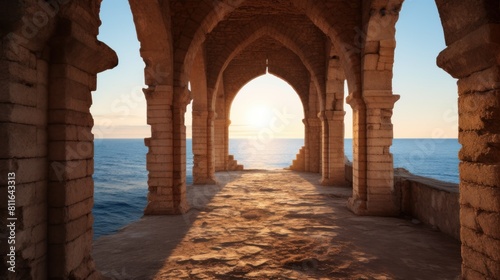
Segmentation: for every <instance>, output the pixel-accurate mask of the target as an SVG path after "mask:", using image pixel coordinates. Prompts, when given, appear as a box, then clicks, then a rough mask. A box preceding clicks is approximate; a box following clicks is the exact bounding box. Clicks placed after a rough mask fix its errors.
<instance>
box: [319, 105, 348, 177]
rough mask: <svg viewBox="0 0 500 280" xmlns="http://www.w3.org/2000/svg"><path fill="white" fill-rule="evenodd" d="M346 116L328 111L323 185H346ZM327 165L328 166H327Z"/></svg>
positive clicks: (325, 117)
mask: <svg viewBox="0 0 500 280" xmlns="http://www.w3.org/2000/svg"><path fill="white" fill-rule="evenodd" d="M344 116H345V111H326V112H325V116H324V119H325V120H324V122H323V125H324V126H328V128H327V129H326V130H327V133H328V134H327V135H328V137H327V139H326V141H327V142H326V144H325V146H326V147H325V146H324V147H323V151H324V152H325V153H326V154H325V155H324V156H323V164H324V165H323V174H322V180H321V183H322V184H323V185H344V184H345V162H344V157H345V153H344ZM325 165H326V166H325Z"/></svg>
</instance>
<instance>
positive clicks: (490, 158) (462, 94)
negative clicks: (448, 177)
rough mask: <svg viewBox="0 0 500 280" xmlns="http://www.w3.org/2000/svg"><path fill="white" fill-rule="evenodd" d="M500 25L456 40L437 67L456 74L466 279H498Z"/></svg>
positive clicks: (499, 275) (499, 271)
mask: <svg viewBox="0 0 500 280" xmlns="http://www.w3.org/2000/svg"><path fill="white" fill-rule="evenodd" d="M499 53H500V24H485V25H482V26H481V27H479V28H477V29H474V31H473V32H471V33H470V34H468V35H466V36H464V37H463V38H461V39H459V40H458V41H456V42H454V43H452V44H451V45H449V46H448V47H447V49H445V50H444V51H443V52H442V53H441V54H440V55H439V57H438V65H439V66H440V67H441V68H443V69H445V70H446V71H447V72H448V73H450V74H451V75H452V76H453V77H455V78H458V79H459V81H458V94H459V101H458V103H459V106H458V110H459V141H460V143H461V144H462V149H461V150H460V153H459V158H460V161H461V162H460V224H461V231H460V238H461V241H462V278H463V279H500V253H499V252H500V241H499V240H500V175H499V174H500V148H499V147H500V137H499V131H500V130H499V128H500V63H499V60H498V54H499Z"/></svg>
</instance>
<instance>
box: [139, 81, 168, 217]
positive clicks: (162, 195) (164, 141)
mask: <svg viewBox="0 0 500 280" xmlns="http://www.w3.org/2000/svg"><path fill="white" fill-rule="evenodd" d="M144 93H145V95H146V102H147V107H148V108H147V123H148V124H149V125H150V126H151V138H146V139H145V144H146V146H147V147H149V152H148V154H147V156H146V160H147V162H146V169H147V170H148V172H149V174H148V186H149V192H148V204H147V206H146V209H145V210H144V214H146V215H162V214H173V213H174V212H175V211H174V197H173V195H174V194H173V184H174V155H173V152H174V149H173V127H172V122H173V108H172V103H173V87H172V86H165V85H164V86H156V87H154V88H153V89H147V90H145V91H144Z"/></svg>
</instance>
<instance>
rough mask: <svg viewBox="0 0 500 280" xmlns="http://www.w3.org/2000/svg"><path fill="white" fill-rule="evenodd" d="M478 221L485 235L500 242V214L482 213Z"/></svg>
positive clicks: (478, 216) (479, 214)
mask: <svg viewBox="0 0 500 280" xmlns="http://www.w3.org/2000/svg"><path fill="white" fill-rule="evenodd" d="M476 221H477V224H478V225H479V227H480V229H481V231H482V232H484V234H486V235H488V236H489V237H491V238H493V239H496V240H500V213H494V212H480V213H478V215H477V218H476ZM473 229H474V228H473Z"/></svg>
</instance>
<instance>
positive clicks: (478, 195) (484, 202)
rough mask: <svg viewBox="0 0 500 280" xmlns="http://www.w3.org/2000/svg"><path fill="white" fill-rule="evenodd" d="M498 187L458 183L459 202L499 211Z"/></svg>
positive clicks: (476, 207)
mask: <svg viewBox="0 0 500 280" xmlns="http://www.w3.org/2000/svg"><path fill="white" fill-rule="evenodd" d="M498 197H500V188H494V187H488V186H482V185H478V184H473V183H468V182H462V183H461V184H460V204H462V205H467V204H469V205H471V206H472V207H474V208H475V209H482V210H486V211H491V212H497V213H499V212H500V199H492V198H498Z"/></svg>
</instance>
